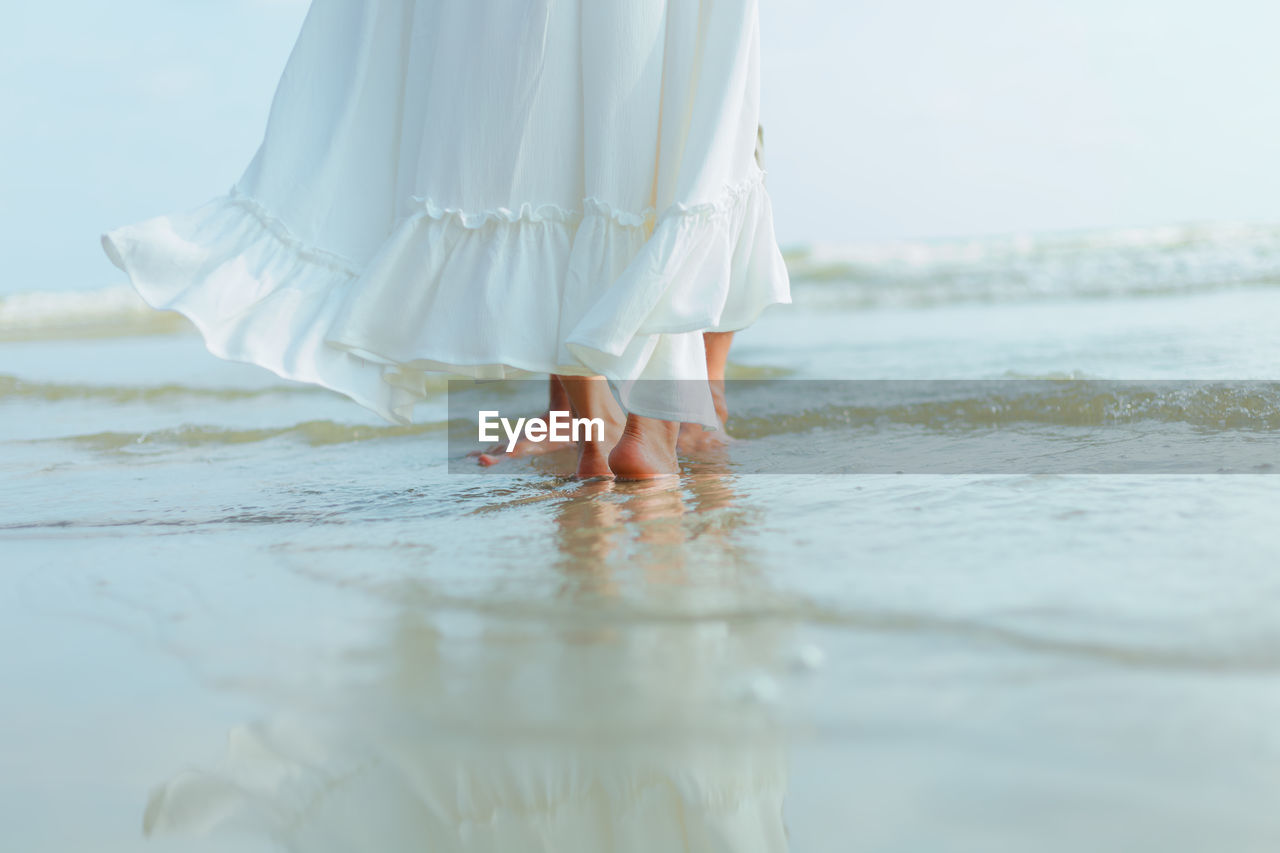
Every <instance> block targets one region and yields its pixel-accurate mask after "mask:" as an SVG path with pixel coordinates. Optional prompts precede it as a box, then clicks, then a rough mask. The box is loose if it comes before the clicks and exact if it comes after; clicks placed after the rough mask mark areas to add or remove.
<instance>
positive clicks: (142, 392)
mask: <svg viewBox="0 0 1280 853" xmlns="http://www.w3.org/2000/svg"><path fill="white" fill-rule="evenodd" d="M331 393H332V392H330V391H327V390H325V389H323V388H320V387H318V386H314V385H300V384H294V385H268V386H265V387H261V388H214V387H200V386H193V385H181V384H177V383H167V384H163V385H92V384H88V383H80V382H33V381H30V380H27V379H20V378H18V377H17V376H8V375H5V374H0V401H3V400H6V399H13V398H17V399H26V400H43V401H45V402H60V401H63V400H96V401H99V402H104V403H157V402H164V401H167V400H173V399H177V398H184V397H190V398H197V399H206V400H216V401H222V402H229V401H234V400H248V399H253V398H255V397H270V396H275V395H278V394H304V395H310V396H316V395H329V394H331Z"/></svg>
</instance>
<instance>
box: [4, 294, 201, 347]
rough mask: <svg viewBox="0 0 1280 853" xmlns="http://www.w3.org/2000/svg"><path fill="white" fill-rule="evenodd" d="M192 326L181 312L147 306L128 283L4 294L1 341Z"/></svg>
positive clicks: (116, 334) (169, 331)
mask: <svg viewBox="0 0 1280 853" xmlns="http://www.w3.org/2000/svg"><path fill="white" fill-rule="evenodd" d="M190 328H191V326H190V324H189V323H188V322H187V321H186V320H185V319H183V317H182V316H181V315H179V314H176V313H174V312H172V311H157V310H155V309H154V308H152V307H151V306H149V305H147V303H145V302H143V301H142V298H141V297H140V296H138V294H137V292H136V291H135V290H134V289H133V288H132V287H131V286H129V285H117V286H114V287H104V288H99V289H97V290H55V291H29V292H25V293H11V294H8V295H5V296H0V341H31V340H49V339H59V338H98V337H124V336H132V335H167V334H173V333H174V332H181V331H185V330H189V329H190Z"/></svg>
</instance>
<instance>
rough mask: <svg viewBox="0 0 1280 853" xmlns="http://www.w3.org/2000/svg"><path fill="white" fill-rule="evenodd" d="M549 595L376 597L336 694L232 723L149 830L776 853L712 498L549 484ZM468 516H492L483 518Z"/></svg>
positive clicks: (768, 774)
mask: <svg viewBox="0 0 1280 853" xmlns="http://www.w3.org/2000/svg"><path fill="white" fill-rule="evenodd" d="M548 499H549V500H554V501H557V502H558V503H557V505H556V510H557V512H556V518H555V525H556V527H555V529H556V534H555V541H556V544H557V546H558V553H557V554H556V566H557V570H558V571H559V572H560V574H561V575H562V577H563V579H564V582H563V584H562V586H561V591H560V594H559V595H558V596H556V597H554V599H552V600H545V601H542V602H538V601H533V602H530V601H527V600H526V601H510V597H508V598H507V600H505V601H504V600H503V599H502V598H501V597H500V596H484V597H482V600H479V601H477V602H474V606H472V605H469V604H467V603H465V602H464V603H459V600H458V599H457V598H456V597H452V598H450V597H444V598H441V597H439V596H436V595H433V594H432V591H431V590H430V589H428V588H427V585H426V582H425V581H420V580H416V579H415V580H411V581H400V582H398V583H397V584H395V585H394V588H392V589H386V588H382V589H379V590H377V594H379V595H385V596H386V601H387V603H388V607H389V608H390V610H391V612H392V613H393V614H394V616H393V617H392V618H391V619H390V620H389V621H390V622H391V623H392V624H393V627H392V628H391V629H390V630H389V631H387V632H385V634H384V636H383V638H382V639H380V640H378V641H376V642H374V643H373V644H372V647H371V648H368V649H364V650H362V653H361V654H360V655H359V656H357V657H358V660H359V663H358V664H356V665H354V666H353V667H352V670H351V671H350V672H347V673H343V675H342V677H341V678H339V679H337V681H338V682H339V683H341V684H342V685H343V686H342V688H341V689H332V690H328V691H326V692H325V695H322V696H319V697H314V699H313V700H312V701H309V702H307V703H305V705H302V704H301V703H300V704H299V707H292V708H290V709H287V713H283V712H282V713H279V714H278V715H276V716H275V717H273V719H272V720H271V721H270V722H267V723H258V724H253V725H249V726H244V727H242V728H239V729H237V730H236V731H234V732H233V733H232V736H231V740H230V747H229V752H228V755H227V758H226V761H225V762H224V766H223V767H222V768H220V769H218V770H216V771H208V772H207V771H200V772H188V773H184V774H182V775H180V776H178V777H177V778H175V779H173V780H171V781H170V782H168V783H167V784H165V785H164V786H162V787H161V788H159V789H157V791H156V792H155V793H154V795H153V797H152V800H151V802H150V804H149V806H148V808H147V812H146V817H145V826H146V829H147V831H148V832H155V833H167V832H172V831H181V832H187V833H190V832H195V833H204V832H208V831H212V830H221V829H233V828H234V829H239V830H242V831H247V832H249V833H252V834H254V835H258V836H266V837H268V838H270V839H272V840H273V841H275V842H276V843H278V844H280V845H281V846H283V847H284V848H286V849H290V850H307V851H331V850H332V851H337V850H378V851H399V850H422V849H430V850H439V851H446V850H458V851H464V850H465V851H503V853H512V851H526V850H547V851H551V850H555V851H575V850H581V851H593V853H598V851H608V850H616V851H637V853H638V851H645V853H650V851H673V850H694V851H782V850H785V849H786V847H787V841H786V833H785V829H784V826H783V816H782V804H783V797H784V793H785V787H786V778H785V770H784V752H783V749H782V735H781V732H780V729H779V725H778V723H777V720H776V719H775V714H774V712H773V710H772V709H771V708H770V706H769V704H768V703H767V702H761V701H756V700H758V699H759V698H760V690H759V689H757V690H755V691H754V692H753V691H752V690H749V689H747V690H744V685H754V686H756V687H757V688H758V686H759V684H760V683H761V682H762V680H763V681H765V683H768V678H769V676H768V674H767V671H768V670H769V669H771V668H772V667H773V666H774V665H775V663H776V661H777V659H778V658H779V657H780V655H779V651H780V649H779V643H780V641H781V639H782V635H781V631H782V630H783V629H780V628H779V627H778V626H777V625H776V624H764V622H763V620H755V619H747V618H741V617H740V616H737V617H736V616H735V615H734V614H735V613H736V614H743V613H745V612H749V611H751V610H753V609H756V610H758V609H759V605H760V604H762V603H763V600H764V599H765V598H767V597H768V596H769V593H768V591H767V590H765V589H764V588H763V586H762V584H760V583H758V582H756V581H754V580H753V578H754V576H755V573H754V572H752V570H751V560H750V555H749V553H745V552H744V550H743V547H742V545H741V542H742V539H743V538H744V537H743V536H741V535H737V536H735V537H733V538H734V540H735V541H736V542H737V543H738V544H737V545H734V546H732V547H731V546H730V544H729V541H728V540H729V537H728V536H727V535H726V533H727V532H731V531H733V530H735V529H737V528H739V527H741V526H742V525H743V524H745V523H746V522H748V521H749V520H750V514H749V512H748V511H747V510H744V509H743V508H741V507H739V506H736V505H735V500H734V495H733V493H732V485H731V482H730V481H729V479H728V478H727V477H723V476H720V475H719V474H718V473H717V472H714V471H710V470H705V469H704V470H702V471H700V472H695V473H693V474H692V475H689V476H686V477H685V478H684V481H683V483H681V484H680V485H675V484H668V485H647V486H646V485H614V484H612V483H586V484H580V485H574V486H572V487H570V490H569V491H567V492H565V491H556V492H554V493H553V496H552V497H550V498H548ZM487 511H491V512H494V513H495V516H496V517H497V518H501V513H502V509H501V508H499V507H492V506H491V507H489V508H488V510H487Z"/></svg>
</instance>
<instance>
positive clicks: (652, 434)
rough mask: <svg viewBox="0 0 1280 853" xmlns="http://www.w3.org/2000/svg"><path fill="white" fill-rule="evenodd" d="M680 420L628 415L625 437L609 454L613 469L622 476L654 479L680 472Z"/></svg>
mask: <svg viewBox="0 0 1280 853" xmlns="http://www.w3.org/2000/svg"><path fill="white" fill-rule="evenodd" d="M679 435H680V424H679V423H678V422H676V421H660V420H658V419H657V418H645V417H641V416H640V415H627V425H626V427H625V428H624V429H623V430H622V438H621V439H619V440H618V444H617V446H615V447H614V448H613V451H612V452H610V454H609V470H611V471H612V472H613V476H614V477H616V478H617V479H619V480H652V479H653V478H655V477H665V476H669V475H672V474H676V473H678V472H679V470H680V469H679V466H678V465H677V464H676V440H677V439H678V437H679Z"/></svg>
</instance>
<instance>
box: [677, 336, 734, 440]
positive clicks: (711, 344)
mask: <svg viewBox="0 0 1280 853" xmlns="http://www.w3.org/2000/svg"><path fill="white" fill-rule="evenodd" d="M702 345H703V348H704V349H705V350H706V356H707V382H708V384H710V386H711V402H712V403H713V404H714V405H715V408H716V417H718V418H719V419H720V430H719V431H718V432H712V431H711V430H707V429H703V427H702V425H701V424H682V425H681V427H680V439H679V448H680V452H681V453H701V452H703V451H708V450H715V449H716V448H719V447H723V446H724V444H725V442H727V441H728V440H729V436H728V434H727V433H726V432H725V423H726V422H727V421H728V420H729V405H728V402H727V401H726V400H725V392H724V371H725V366H726V365H727V364H728V363H729V347H731V346H733V332H703V333H702Z"/></svg>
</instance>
